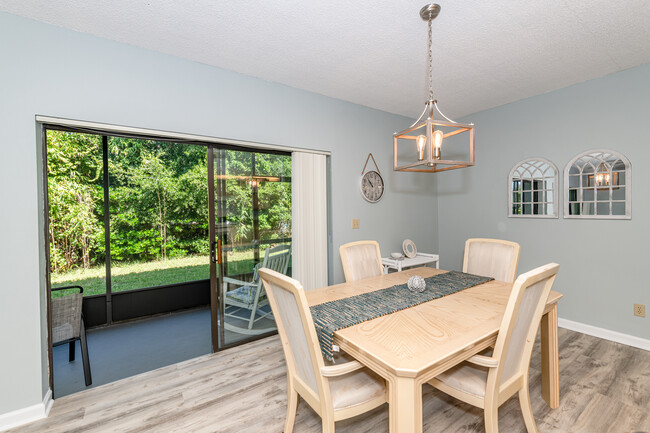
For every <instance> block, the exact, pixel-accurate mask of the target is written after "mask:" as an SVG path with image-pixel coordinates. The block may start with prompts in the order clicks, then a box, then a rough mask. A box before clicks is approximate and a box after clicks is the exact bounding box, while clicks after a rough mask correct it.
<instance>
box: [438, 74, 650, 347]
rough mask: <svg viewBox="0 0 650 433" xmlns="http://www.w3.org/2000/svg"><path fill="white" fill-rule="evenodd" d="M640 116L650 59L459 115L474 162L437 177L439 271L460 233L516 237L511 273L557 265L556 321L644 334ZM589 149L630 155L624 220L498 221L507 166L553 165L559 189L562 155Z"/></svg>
mask: <svg viewBox="0 0 650 433" xmlns="http://www.w3.org/2000/svg"><path fill="white" fill-rule="evenodd" d="M649 115H650V65H644V66H640V67H637V68H634V69H629V70H626V71H623V72H619V73H617V74H613V75H609V76H606V77H604V78H600V79H596V80H592V81H588V82H584V83H581V84H577V85H574V86H571V87H568V88H564V89H561V90H557V91H554V92H551V93H548V94H544V95H540V96H536V97H533V98H529V99H525V100H522V101H519V102H515V103H511V104H508V105H505V106H502V107H498V108H494V109H491V110H486V111H483V112H480V113H478V114H475V115H472V116H468V118H466V119H464V120H465V121H472V122H474V123H475V124H476V137H477V155H476V161H477V165H476V167H473V168H470V169H467V170H457V171H453V172H449V173H447V174H444V173H443V174H442V175H440V176H438V178H437V179H438V209H439V211H438V224H439V226H438V227H439V236H440V244H439V250H440V254H441V267H442V268H445V269H447V268H460V267H461V264H462V253H463V248H464V242H465V239H467V238H469V237H496V238H503V239H508V240H513V241H516V242H519V243H520V244H521V247H522V250H521V258H520V262H519V272H520V273H521V272H524V271H527V270H530V269H532V268H534V267H537V266H540V265H543V264H545V263H547V262H551V261H555V262H558V263H560V265H561V268H560V273H559V275H558V278H557V280H556V283H555V289H556V290H558V291H560V292H561V293H563V294H564V299H563V300H562V301H560V304H559V315H560V317H561V318H564V319H568V320H573V321H577V322H581V323H585V324H588V325H593V326H597V327H602V328H606V329H609V330H614V331H619V332H623V333H626V334H630V335H634V336H637V337H641V338H645V339H649V338H650V319H648V318H645V319H642V318H639V317H634V316H633V304H634V303H643V304H646V305H649V306H650V290H648V278H647V276H646V274H645V270H646V269H647V268H646V266H647V264H648V257H649V255H648V241H649V240H650V224H648V223H649V222H650V201H649V200H648V191H650V177H648V176H646V175H645V165H646V162H647V161H650V121H649V120H648V116H649ZM596 148H605V149H613V150H616V151H618V152H620V153H622V154H623V155H625V156H627V157H628V158H629V160H630V162H631V165H632V171H633V176H632V177H633V179H632V182H633V185H632V220H629V221H613V220H609V221H607V220H575V219H562V218H560V219H515V218H508V217H507V212H508V210H507V203H508V196H507V178H508V174H509V172H510V169H511V168H512V166H513V165H514V164H515V163H517V162H518V161H520V160H522V159H524V158H527V157H533V156H540V157H544V158H547V159H549V160H551V161H553V162H554V163H555V164H556V165H557V166H558V168H559V170H560V179H561V180H560V185H562V184H563V181H562V177H563V170H564V167H565V165H566V164H567V163H568V162H569V160H570V159H571V158H572V157H573V156H575V155H577V154H578V153H581V152H583V151H586V150H589V149H596ZM563 196H564V194H563V192H561V194H560V199H561V200H563ZM562 208H563V206H562V201H560V211H562Z"/></svg>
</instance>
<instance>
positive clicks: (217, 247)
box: [210, 239, 221, 264]
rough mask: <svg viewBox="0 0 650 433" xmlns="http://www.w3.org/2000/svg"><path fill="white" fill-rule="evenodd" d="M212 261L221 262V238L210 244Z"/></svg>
mask: <svg viewBox="0 0 650 433" xmlns="http://www.w3.org/2000/svg"><path fill="white" fill-rule="evenodd" d="M210 261H211V262H212V263H218V264H221V239H217V241H216V242H212V243H211V244H210Z"/></svg>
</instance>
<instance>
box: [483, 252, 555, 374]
mask: <svg viewBox="0 0 650 433" xmlns="http://www.w3.org/2000/svg"><path fill="white" fill-rule="evenodd" d="M559 268H560V265H558V264H557V263H549V264H547V265H544V266H541V267H539V268H537V269H533V270H532V271H529V272H526V273H525V274H521V275H520V276H519V278H517V280H516V281H515V284H514V286H513V288H512V292H511V294H510V299H509V300H508V304H507V306H506V311H505V313H504V316H503V321H502V322H501V327H500V328H499V335H498V337H497V341H496V344H495V346H494V355H493V356H494V357H495V358H497V359H499V366H498V368H497V369H496V371H495V372H494V373H495V374H496V377H495V378H494V380H495V384H496V383H499V384H501V385H503V384H504V383H505V382H507V381H508V380H509V379H511V378H512V377H513V376H516V375H519V374H522V373H526V372H527V371H528V366H529V364H530V357H531V355H532V352H533V345H534V344H535V337H536V336H537V329H538V328H539V323H540V321H541V319H542V314H543V313H544V308H545V307H546V301H547V300H548V295H549V293H550V292H551V288H552V287H553V282H554V281H555V277H556V275H557V272H558V269H559Z"/></svg>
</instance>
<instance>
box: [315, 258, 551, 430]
mask: <svg viewBox="0 0 650 433" xmlns="http://www.w3.org/2000/svg"><path fill="white" fill-rule="evenodd" d="M444 272H446V271H444V270H439V269H434V268H413V269H408V270H405V271H401V272H395V273H391V274H385V275H381V276H378V277H372V278H366V279H363V280H358V281H354V282H349V283H342V284H336V285H333V286H328V287H323V288H320V289H315V290H308V291H306V292H305V295H306V296H307V302H308V303H309V306H313V305H317V304H322V303H324V302H329V301H334V300H337V299H343V298H347V297H350V296H355V295H359V294H362V293H367V292H372V291H375V290H379V289H384V288H388V287H391V286H394V285H396V284H404V283H406V282H407V281H408V278H409V277H410V276H412V275H420V276H422V277H424V278H427V277H431V276H433V275H437V274H440V273H444ZM512 286H513V285H512V284H511V283H506V282H503V281H496V280H493V281H490V282H487V283H483V284H479V285H477V286H474V287H471V288H469V289H465V290H461V291H460V292H457V293H454V294H452V295H448V296H444V297H442V298H439V299H435V300H432V301H429V302H426V303H424V304H420V305H417V306H414V307H411V308H407V309H405V310H401V311H398V312H395V313H392V314H388V315H386V316H382V317H378V318H376V319H373V320H370V321H367V322H363V323H360V324H358V325H354V326H351V327H348V328H344V329H341V330H339V331H336V332H335V333H334V344H336V345H338V346H340V347H341V349H342V350H344V351H345V352H346V353H348V354H350V355H351V356H353V357H354V358H356V359H357V360H358V361H359V362H361V363H362V364H364V365H366V366H367V367H368V368H370V369H371V370H373V371H375V372H376V373H377V374H379V375H380V376H382V377H383V378H384V379H386V381H387V383H388V393H389V397H388V403H389V425H390V430H389V431H390V433H421V432H422V385H423V384H424V383H426V382H428V381H429V380H431V379H432V378H433V377H435V376H437V375H439V374H440V373H442V372H444V371H446V370H448V369H449V368H451V367H453V366H455V365H457V364H458V363H460V362H462V361H464V360H466V359H468V358H470V357H471V356H473V355H475V354H477V353H478V352H481V351H483V350H484V349H487V348H488V347H490V346H492V345H493V344H494V343H495V342H496V337H497V333H498V330H499V326H500V324H501V319H502V318H503V313H504V311H505V307H506V304H507V302H508V298H509V295H510V292H511V290H512ZM561 297H562V295H561V294H559V293H557V292H555V291H552V292H551V294H550V295H549V298H548V301H547V305H546V309H545V310H544V316H543V317H542V323H541V333H542V335H541V355H542V396H543V398H544V400H546V402H547V403H548V404H549V406H550V407H551V408H557V407H558V406H559V404H560V391H559V370H558V363H559V354H558V333H557V303H558V300H559V299H560V298H561Z"/></svg>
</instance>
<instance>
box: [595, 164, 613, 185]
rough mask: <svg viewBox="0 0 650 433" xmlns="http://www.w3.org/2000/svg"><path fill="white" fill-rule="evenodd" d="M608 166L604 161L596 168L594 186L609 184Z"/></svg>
mask: <svg viewBox="0 0 650 433" xmlns="http://www.w3.org/2000/svg"><path fill="white" fill-rule="evenodd" d="M609 183H610V179H609V167H607V164H605V163H604V162H601V163H600V164H598V167H597V168H596V186H609Z"/></svg>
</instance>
